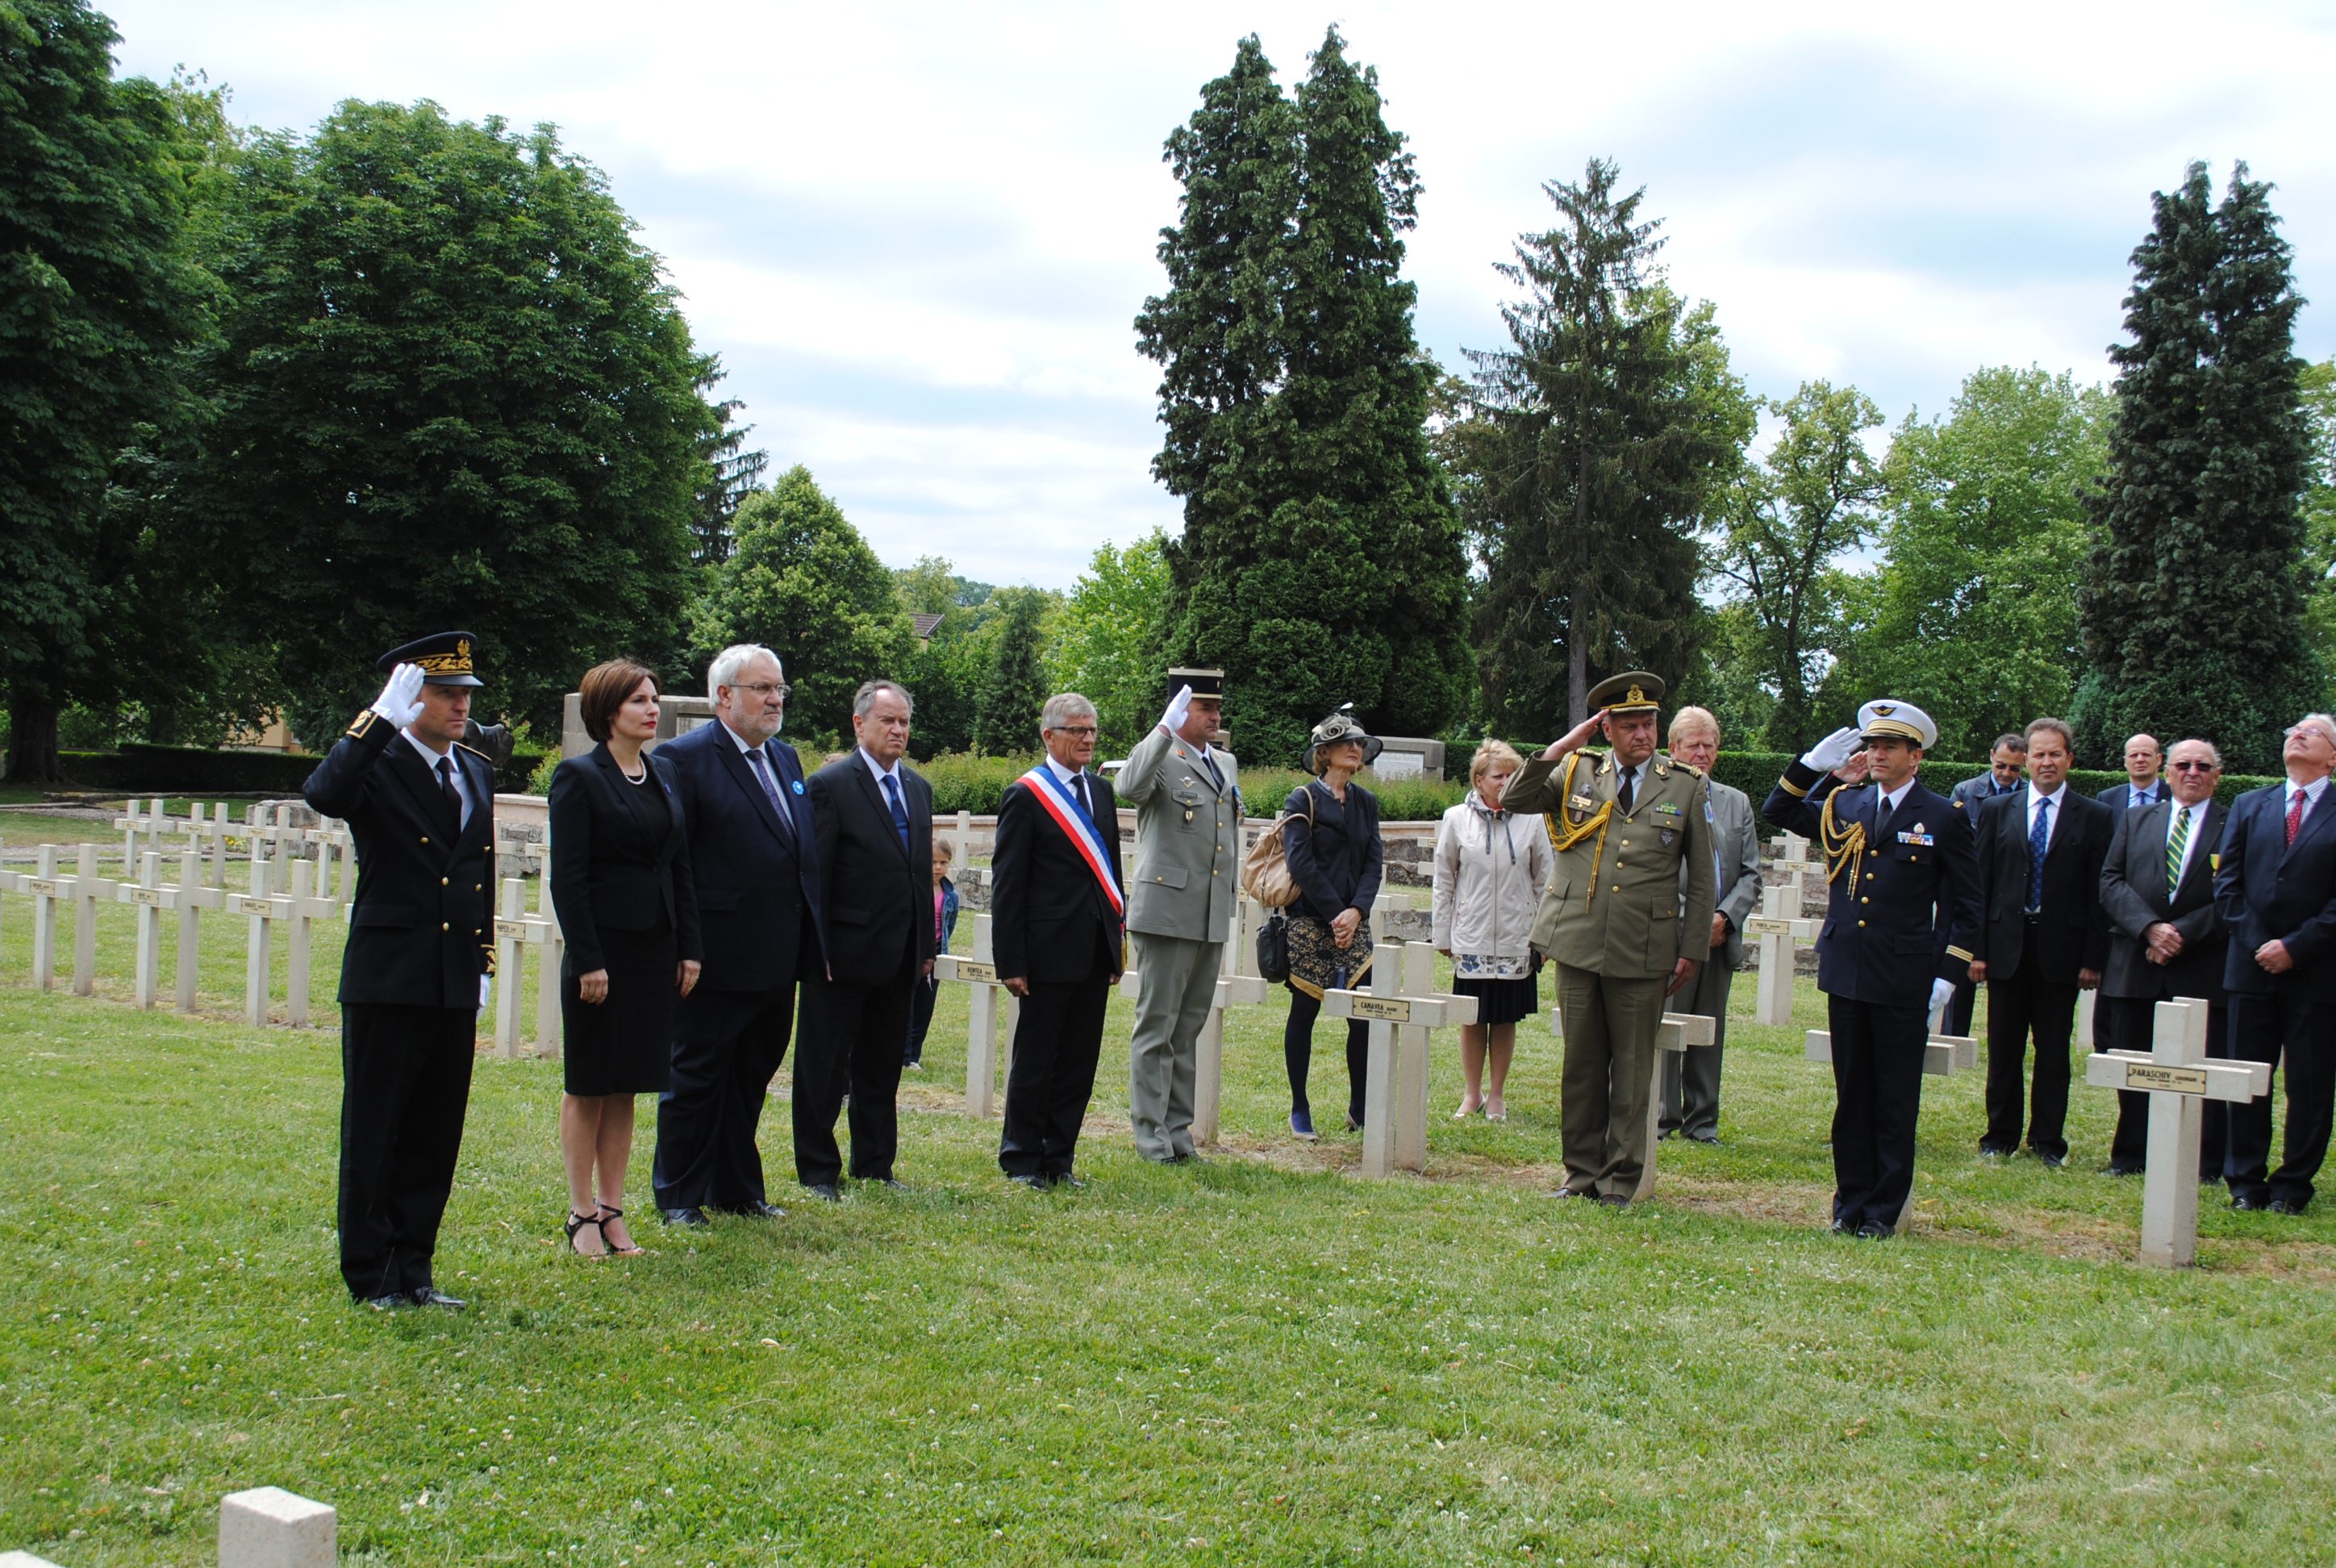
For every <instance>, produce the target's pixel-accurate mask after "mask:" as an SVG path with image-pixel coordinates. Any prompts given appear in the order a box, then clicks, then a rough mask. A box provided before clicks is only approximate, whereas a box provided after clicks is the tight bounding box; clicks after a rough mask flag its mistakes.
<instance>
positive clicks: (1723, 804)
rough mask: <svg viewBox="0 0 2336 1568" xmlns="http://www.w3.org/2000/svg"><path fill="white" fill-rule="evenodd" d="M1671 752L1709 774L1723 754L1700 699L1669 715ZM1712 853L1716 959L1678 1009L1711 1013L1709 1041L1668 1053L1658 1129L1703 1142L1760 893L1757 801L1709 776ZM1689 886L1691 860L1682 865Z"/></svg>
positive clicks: (1715, 1132)
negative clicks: (1749, 922) (1734, 982)
mask: <svg viewBox="0 0 2336 1568" xmlns="http://www.w3.org/2000/svg"><path fill="white" fill-rule="evenodd" d="M1670 741H1671V744H1670V752H1671V755H1672V756H1673V757H1674V758H1675V759H1677V760H1678V761H1679V762H1683V763H1686V764H1688V765H1689V766H1691V767H1694V768H1698V769H1699V770H1701V771H1702V772H1703V773H1704V774H1709V773H1710V772H1711V765H1712V762H1713V761H1714V759H1716V758H1717V757H1718V755H1719V721H1718V719H1716V718H1714V717H1713V716H1711V714H1710V712H1709V711H1708V710H1707V709H1704V708H1699V707H1683V708H1681V709H1679V712H1678V713H1676V714H1674V715H1672V716H1671V736H1670ZM1711 825H1712V830H1713V831H1712V835H1711V838H1712V853H1713V858H1714V859H1715V860H1717V861H1718V870H1719V901H1718V904H1716V905H1715V906H1714V907H1713V910H1712V914H1711V961H1710V962H1709V963H1707V964H1705V965H1704V966H1703V968H1702V969H1700V970H1698V972H1697V974H1696V977H1695V983H1694V984H1693V985H1692V986H1690V987H1689V989H1687V990H1685V991H1682V992H1681V993H1680V994H1679V1011H1680V1012H1683V1013H1698V1014H1700V1015H1702V1016H1703V1017H1705V1018H1709V1019H1711V1020H1712V1024H1711V1044H1709V1045H1708V1046H1689V1047H1688V1048H1687V1049H1686V1050H1684V1051H1665V1052H1664V1053H1663V1106H1662V1114H1661V1117H1660V1122H1659V1123H1658V1125H1659V1127H1660V1131H1659V1132H1658V1133H1657V1136H1659V1137H1665V1138H1668V1137H1669V1136H1670V1135H1672V1134H1673V1133H1683V1134H1685V1135H1687V1136H1689V1137H1690V1138H1693V1139H1694V1140H1695V1141H1696V1142H1697V1143H1698V1144H1717V1143H1718V1142H1719V1057H1720V1051H1721V1049H1722V1048H1723V1047H1725V1046H1726V1045H1727V1043H1728V981H1729V980H1730V979H1733V978H1734V977H1735V974H1736V971H1737V969H1740V968H1742V967H1743V963H1744V921H1745V920H1746V918H1747V916H1749V915H1750V914H1751V913H1752V911H1753V910H1754V909H1755V908H1756V907H1757V905H1758V904H1759V901H1760V834H1759V830H1758V829H1757V827H1756V826H1755V825H1754V823H1753V820H1752V802H1751V800H1750V798H1749V797H1747V795H1746V794H1745V793H1744V792H1743V791H1742V790H1740V789H1735V788H1731V787H1730V786H1728V785H1727V784H1721V783H1720V782H1719V781H1718V779H1713V780H1711ZM1679 889H1680V892H1681V895H1682V896H1684V895H1685V892H1686V889H1687V868H1686V867H1685V866H1681V867H1680V868H1679Z"/></svg>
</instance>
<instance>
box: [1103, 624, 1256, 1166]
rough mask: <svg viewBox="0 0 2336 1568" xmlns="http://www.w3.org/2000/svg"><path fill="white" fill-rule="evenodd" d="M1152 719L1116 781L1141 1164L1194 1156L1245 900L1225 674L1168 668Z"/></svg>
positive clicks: (1131, 1110)
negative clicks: (1130, 858)
mask: <svg viewBox="0 0 2336 1568" xmlns="http://www.w3.org/2000/svg"><path fill="white" fill-rule="evenodd" d="M1168 689H1169V690H1170V692H1172V693H1173V694H1174V695H1173V696H1172V697H1171V698H1170V700H1169V703H1168V711H1167V712H1166V713H1164V714H1163V715H1161V716H1160V723H1159V725H1158V726H1156V727H1155V728H1154V729H1153V731H1152V733H1151V734H1150V735H1145V736H1144V738H1143V739H1142V740H1141V741H1138V742H1137V743H1136V745H1135V749H1134V751H1131V752H1129V753H1128V754H1127V762H1126V764H1125V765H1124V766H1123V767H1122V768H1121V769H1120V772H1119V776H1118V777H1117V778H1115V779H1114V780H1113V781H1112V783H1113V785H1114V788H1116V789H1117V790H1118V792H1119V798H1120V799H1121V800H1124V801H1125V802H1127V803H1129V804H1131V805H1133V806H1134V808H1135V874H1134V876H1133V877H1131V878H1129V879H1128V888H1127V934H1128V938H1129V940H1130V943H1131V945H1133V947H1134V950H1135V951H1134V959H1135V969H1136V972H1137V973H1138V974H1139V975H1141V976H1142V977H1143V978H1142V979H1141V981H1140V982H1139V984H1140V990H1139V994H1138V996H1137V998H1136V1003H1135V1037H1134V1040H1132V1041H1131V1042H1130V1044H1129V1047H1128V1064H1127V1115H1128V1120H1129V1122H1130V1123H1132V1124H1133V1125H1134V1131H1135V1150H1136V1153H1138V1154H1142V1155H1143V1156H1144V1158H1145V1159H1147V1160H1159V1161H1163V1162H1165V1163H1171V1164H1181V1163H1183V1162H1185V1161H1190V1160H1197V1159H1199V1158H1200V1155H1199V1154H1196V1153H1194V1152H1193V1149H1192V1081H1193V1077H1194V1075H1195V1073H1196V1071H1197V1070H1198V1067H1199V1065H1200V1041H1201V1029H1202V1026H1203V1025H1205V1024H1206V1023H1207V1022H1208V1020H1209V1004H1210V1003H1211V1002H1212V1001H1214V1000H1215V999H1216V991H1217V969H1218V966H1219V962H1220V958H1221V955H1222V953H1223V950H1224V944H1225V938H1226V935H1227V933H1228V932H1229V931H1231V930H1232V928H1233V925H1234V918H1233V917H1234V913H1235V911H1237V910H1238V909H1239V908H1240V904H1241V765H1240V764H1239V763H1237V762H1235V761H1234V760H1233V755H1232V754H1231V752H1226V751H1218V750H1215V749H1214V748H1212V746H1211V745H1210V744H1209V740H1210V737H1211V736H1212V735H1215V734H1216V732H1217V730H1218V728H1219V727H1220V721H1221V720H1222V717H1223V713H1224V689H1225V675H1224V671H1222V670H1218V669H1172V670H1170V671H1169V672H1168Z"/></svg>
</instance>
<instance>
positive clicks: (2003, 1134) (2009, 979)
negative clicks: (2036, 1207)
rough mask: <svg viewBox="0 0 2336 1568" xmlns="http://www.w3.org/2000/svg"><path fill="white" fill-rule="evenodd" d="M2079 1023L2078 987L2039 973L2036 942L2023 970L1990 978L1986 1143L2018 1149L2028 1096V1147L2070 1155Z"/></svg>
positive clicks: (2023, 960) (2023, 956)
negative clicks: (2032, 1072) (2071, 1054)
mask: <svg viewBox="0 0 2336 1568" xmlns="http://www.w3.org/2000/svg"><path fill="white" fill-rule="evenodd" d="M2076 1027H2077V988H2076V985H2075V984H2074V983H2073V982H2071V983H2069V984H2068V985H2056V984H2054V983H2053V982H2052V981H2049V980H2047V979H2043V978H2042V977H2041V976H2040V975H2039V973H2038V972H2037V959H2036V944H2035V942H2034V940H2032V939H2031V940H2029V944H2028V950H2026V951H2025V952H2023V953H2021V954H2020V968H2019V969H2015V970H2013V971H2012V972H2011V973H2010V974H2009V975H2006V976H2004V977H2002V978H2001V979H1997V978H1996V977H1995V976H1994V975H1992V974H1990V976H1989V977H1988V982H1987V1135H1986V1136H1984V1137H1983V1138H1981V1140H1980V1143H1981V1147H1983V1148H1990V1149H2002V1150H2007V1151H2009V1150H2012V1149H2017V1148H2018V1147H2020V1102H2021V1101H2022V1100H2023V1099H2026V1100H2028V1101H2029V1113H2028V1146H2029V1148H2030V1149H2033V1150H2034V1151H2035V1152H2036V1153H2038V1154H2050V1155H2054V1156H2057V1157H2066V1155H2067V1154H2068V1044H2069V1038H2070V1037H2071V1036H2072V1035H2074V1033H2075V1032H2076ZM2031 1032H2033V1033H2034V1035H2035V1037H2036V1076H2035V1079H2034V1084H2033V1087H2032V1089H2031V1090H2030V1092H2029V1094H2028V1095H2024V1096H2023V1095H2022V1094H2021V1093H2020V1089H2021V1087H2022V1079H2023V1077H2024V1076H2025V1074H2024V1071H2023V1069H2024V1067H2025V1066H2026V1057H2027V1055H2028V1037H2029V1034H2030V1033H2031Z"/></svg>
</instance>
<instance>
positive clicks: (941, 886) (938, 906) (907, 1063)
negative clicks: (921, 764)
mask: <svg viewBox="0 0 2336 1568" xmlns="http://www.w3.org/2000/svg"><path fill="white" fill-rule="evenodd" d="M956 855H957V846H956V845H954V844H952V843H950V842H949V840H947V839H945V838H943V837H941V835H940V834H939V833H935V834H934V835H933V951H935V952H937V953H945V952H947V951H949V938H951V937H952V936H954V935H956V934H957V884H956V883H955V882H953V881H949V862H950V861H951V860H953V859H955V858H956ZM940 989H941V982H940V979H939V977H937V976H934V975H927V976H926V977H925V978H924V979H921V980H919V981H918V982H917V989H916V994H915V995H913V996H911V997H910V998H909V1051H908V1055H907V1056H905V1057H901V1059H900V1065H901V1066H904V1067H908V1068H910V1069H911V1070H913V1071H916V1072H920V1073H921V1072H923V1071H924V1070H925V1032H926V1031H927V1030H928V1029H930V1028H931V1027H933V1003H934V1001H935V1000H936V999H937V998H939V995H940Z"/></svg>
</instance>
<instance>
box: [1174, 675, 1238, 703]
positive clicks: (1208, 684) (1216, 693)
mask: <svg viewBox="0 0 2336 1568" xmlns="http://www.w3.org/2000/svg"><path fill="white" fill-rule="evenodd" d="M1188 686H1189V687H1192V695H1193V696H1212V697H1215V698H1216V699H1217V700H1218V701H1220V702H1222V701H1223V700H1224V696H1225V672H1224V671H1222V670H1221V669H1183V668H1178V669H1172V670H1170V671H1169V672H1168V696H1169V700H1171V701H1173V700H1174V699H1175V696H1176V694H1177V693H1178V692H1179V691H1181V690H1183V688H1184V687H1188Z"/></svg>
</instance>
